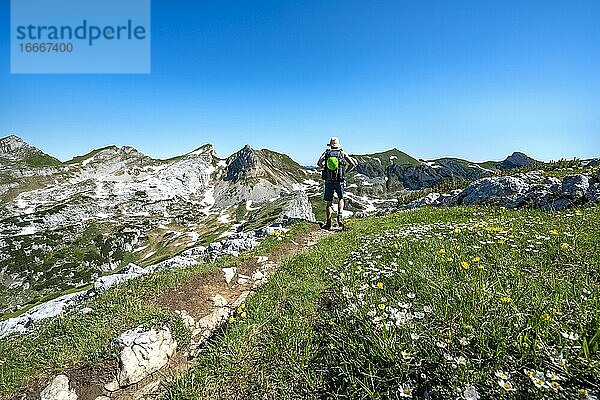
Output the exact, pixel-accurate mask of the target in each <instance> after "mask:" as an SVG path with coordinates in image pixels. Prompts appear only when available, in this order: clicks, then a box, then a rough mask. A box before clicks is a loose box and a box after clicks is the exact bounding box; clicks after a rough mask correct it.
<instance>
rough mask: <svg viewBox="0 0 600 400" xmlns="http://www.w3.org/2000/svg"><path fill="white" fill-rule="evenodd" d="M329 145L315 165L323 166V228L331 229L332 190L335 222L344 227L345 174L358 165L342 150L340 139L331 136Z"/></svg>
mask: <svg viewBox="0 0 600 400" xmlns="http://www.w3.org/2000/svg"><path fill="white" fill-rule="evenodd" d="M327 147H329V148H328V149H327V150H325V152H324V153H323V154H322V155H321V158H319V161H318V162H317V165H318V166H319V167H320V168H323V172H322V174H321V177H322V178H323V180H324V181H325V196H323V199H324V200H325V201H326V202H327V222H326V223H325V225H323V229H331V217H332V215H333V192H335V193H336V194H337V197H338V214H337V223H338V226H340V227H341V228H343V227H344V217H343V212H344V181H345V179H346V174H347V173H348V172H350V171H352V170H353V169H354V168H356V166H357V165H358V164H357V162H356V161H355V160H354V159H353V158H352V157H350V156H349V155H348V154H347V153H345V152H344V150H342V145H341V144H340V139H338V138H337V137H335V136H334V137H332V138H331V139H330V140H329V144H328V145H327Z"/></svg>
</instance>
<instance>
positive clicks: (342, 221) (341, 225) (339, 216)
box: [337, 215, 344, 228]
mask: <svg viewBox="0 0 600 400" xmlns="http://www.w3.org/2000/svg"><path fill="white" fill-rule="evenodd" d="M337 224H338V226H339V227H340V228H343V227H344V217H342V216H341V215H338V216H337Z"/></svg>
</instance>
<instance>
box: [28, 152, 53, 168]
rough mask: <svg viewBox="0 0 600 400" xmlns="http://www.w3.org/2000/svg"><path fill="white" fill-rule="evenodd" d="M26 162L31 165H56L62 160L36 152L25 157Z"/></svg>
mask: <svg viewBox="0 0 600 400" xmlns="http://www.w3.org/2000/svg"><path fill="white" fill-rule="evenodd" d="M25 163H26V164H27V165H28V166H30V167H36V168H37V167H56V166H59V165H62V162H61V161H60V160H58V159H56V158H54V157H52V156H49V155H47V154H44V153H34V154H31V155H29V156H27V157H26V158H25Z"/></svg>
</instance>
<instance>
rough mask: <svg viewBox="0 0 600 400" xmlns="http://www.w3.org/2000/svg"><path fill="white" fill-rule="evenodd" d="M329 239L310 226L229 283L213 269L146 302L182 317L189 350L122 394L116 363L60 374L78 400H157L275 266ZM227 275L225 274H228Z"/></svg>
mask: <svg viewBox="0 0 600 400" xmlns="http://www.w3.org/2000/svg"><path fill="white" fill-rule="evenodd" d="M333 233H335V231H324V230H322V229H319V227H318V226H317V225H314V226H313V227H312V228H311V230H310V231H309V232H306V233H302V234H298V235H297V236H296V237H295V238H294V239H293V240H291V241H290V242H286V243H283V244H281V245H279V246H278V247H277V248H276V249H274V250H273V251H272V252H271V253H270V254H268V256H264V257H253V258H250V259H246V260H244V261H242V262H240V263H238V264H237V265H236V266H235V268H236V270H235V274H234V275H233V278H232V279H231V280H230V281H229V282H227V281H226V279H225V274H224V270H223V269H221V268H216V269H215V270H214V271H212V272H210V273H208V274H199V275H197V276H195V277H193V278H192V279H190V280H189V281H187V282H185V283H183V284H181V285H179V286H176V287H173V288H170V289H168V290H166V291H164V292H162V293H160V294H159V295H157V296H156V297H155V298H153V299H151V301H152V303H154V304H155V305H157V306H159V307H162V308H165V309H170V310H173V311H176V312H178V313H182V315H183V317H184V320H188V321H190V326H189V328H190V330H192V342H191V344H190V346H189V348H187V349H181V350H180V349H178V351H177V353H175V355H174V356H173V357H172V358H171V359H170V360H169V363H168V364H167V365H166V366H165V367H163V368H162V369H161V370H159V371H158V372H156V373H154V374H152V375H150V376H148V377H147V378H146V379H144V380H142V381H141V382H138V383H137V384H134V385H131V386H129V387H127V388H125V389H118V388H117V387H116V386H114V385H115V382H116V381H115V378H116V376H117V373H118V368H119V367H118V362H117V361H116V360H110V361H107V362H106V363H105V364H104V365H102V366H100V367H94V368H89V367H84V368H77V369H73V370H70V371H66V372H64V374H65V375H67V376H68V377H69V381H70V383H71V387H72V388H73V389H75V391H76V393H77V395H78V400H108V399H119V400H134V399H135V400H141V399H156V398H158V397H159V395H160V393H162V392H163V391H164V389H165V387H167V386H168V384H169V383H170V382H172V381H173V380H174V379H175V378H176V377H177V376H179V375H181V374H182V373H183V372H185V371H186V370H187V369H189V368H190V367H191V366H193V364H194V358H195V357H194V356H195V355H196V354H197V353H198V351H199V350H200V349H201V348H202V346H203V344H204V342H205V341H206V340H207V339H208V338H210V337H211V336H212V335H213V334H214V333H215V332H217V331H218V330H219V329H220V327H221V326H222V324H223V323H224V322H225V321H226V319H227V316H228V315H229V314H230V313H231V312H233V311H234V310H235V309H236V308H237V307H238V306H239V305H240V304H241V303H243V302H244V301H245V300H246V298H247V297H248V296H250V295H251V294H252V293H253V292H254V291H255V290H256V289H257V288H258V286H260V284H262V283H264V282H266V280H267V278H268V275H269V274H270V273H272V272H273V271H274V270H276V269H277V268H278V266H279V262H281V261H282V260H283V259H285V258H288V257H290V256H293V255H294V254H296V253H298V252H301V251H304V250H306V249H308V248H310V247H313V246H315V245H316V244H317V243H318V242H319V241H320V240H321V239H323V238H325V237H327V236H329V235H331V234H333ZM229 272H230V273H231V270H230V271H229ZM215 296H217V297H215ZM225 303H226V304H225ZM187 316H189V317H191V318H188V317H187ZM41 389H43V386H38V387H37V388H30V390H28V391H27V392H26V394H24V395H23V396H16V397H14V398H15V399H16V398H18V399H39V392H40V391H41ZM113 390H114V391H113Z"/></svg>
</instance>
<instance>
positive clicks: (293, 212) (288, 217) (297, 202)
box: [278, 192, 317, 223]
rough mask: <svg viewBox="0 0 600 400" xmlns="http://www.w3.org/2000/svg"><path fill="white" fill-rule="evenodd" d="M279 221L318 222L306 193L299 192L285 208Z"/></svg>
mask: <svg viewBox="0 0 600 400" xmlns="http://www.w3.org/2000/svg"><path fill="white" fill-rule="evenodd" d="M278 220H279V221H282V222H285V223H289V222H292V221H308V222H316V220H317V219H316V218H315V213H314V212H313V208H312V205H311V204H310V200H309V199H308V195H307V194H306V192H298V194H296V196H295V197H294V198H292V199H291V200H290V201H289V202H288V204H286V205H285V206H284V208H283V211H282V212H281V214H280V215H279V218H278Z"/></svg>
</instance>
